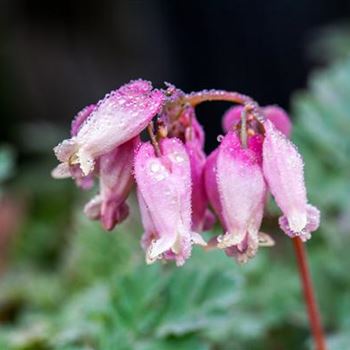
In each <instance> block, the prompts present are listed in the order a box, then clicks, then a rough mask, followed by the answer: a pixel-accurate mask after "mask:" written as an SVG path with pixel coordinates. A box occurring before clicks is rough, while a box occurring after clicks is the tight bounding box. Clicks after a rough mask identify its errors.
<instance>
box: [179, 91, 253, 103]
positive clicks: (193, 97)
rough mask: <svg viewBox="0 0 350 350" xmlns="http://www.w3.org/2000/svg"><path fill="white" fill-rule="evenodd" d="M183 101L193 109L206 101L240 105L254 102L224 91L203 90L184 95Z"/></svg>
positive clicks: (238, 94)
mask: <svg viewBox="0 0 350 350" xmlns="http://www.w3.org/2000/svg"><path fill="white" fill-rule="evenodd" d="M185 100H186V101H187V102H188V103H189V104H191V105H192V106H193V107H195V106H197V105H198V104H200V103H202V102H206V101H228V102H232V103H238V104H241V105H245V104H248V103H252V102H254V100H253V99H252V98H251V97H249V96H247V95H243V94H240V93H238V92H229V91H225V90H203V91H199V92H193V93H191V94H188V95H186V96H185Z"/></svg>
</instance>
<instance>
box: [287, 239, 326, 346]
mask: <svg viewBox="0 0 350 350" xmlns="http://www.w3.org/2000/svg"><path fill="white" fill-rule="evenodd" d="M293 243H294V250H295V255H296V258H297V262H298V268H299V274H300V279H301V282H302V285H303V291H304V298H305V303H306V307H307V312H308V316H309V322H310V327H311V331H312V334H313V338H314V342H315V346H316V347H315V349H316V350H326V348H327V347H326V341H325V336H324V333H323V329H322V324H321V318H320V313H319V310H318V306H317V302H316V297H315V293H314V288H313V285H312V280H311V275H310V271H309V266H308V262H307V254H306V250H305V247H304V243H303V242H302V240H301V239H300V238H299V237H296V238H293Z"/></svg>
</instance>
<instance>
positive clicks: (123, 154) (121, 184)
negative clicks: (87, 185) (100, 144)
mask: <svg viewBox="0 0 350 350" xmlns="http://www.w3.org/2000/svg"><path fill="white" fill-rule="evenodd" d="M139 142H140V139H139V137H138V136H137V137H134V138H133V139H131V140H130V141H127V142H125V143H124V144H122V145H120V146H118V147H117V148H116V149H114V150H113V151H111V152H110V153H107V154H105V155H103V156H101V157H100V159H99V180H100V193H99V194H98V195H96V196H95V197H94V198H92V199H91V200H90V202H88V203H87V204H86V206H85V209H84V212H85V214H86V215H87V216H88V217H89V218H90V219H93V220H96V219H100V220H101V223H102V225H103V227H104V228H105V229H106V230H112V229H113V228H114V226H115V225H116V224H118V223H121V222H122V221H123V220H124V219H125V218H126V217H127V216H128V214H129V208H128V205H127V204H126V203H125V201H126V199H127V197H128V196H129V193H130V191H131V188H132V185H133V183H134V177H133V163H134V156H135V149H136V147H137V145H138V144H139Z"/></svg>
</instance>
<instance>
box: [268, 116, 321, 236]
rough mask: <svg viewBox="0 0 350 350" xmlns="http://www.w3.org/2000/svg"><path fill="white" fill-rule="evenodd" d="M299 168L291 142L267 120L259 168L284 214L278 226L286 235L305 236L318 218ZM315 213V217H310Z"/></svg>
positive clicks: (298, 157)
mask: <svg viewBox="0 0 350 350" xmlns="http://www.w3.org/2000/svg"><path fill="white" fill-rule="evenodd" d="M303 167H304V163H303V160H302V158H301V156H300V154H299V152H298V151H297V149H296V147H295V145H294V144H293V143H292V142H291V141H289V140H288V139H287V138H286V137H285V136H284V135H283V134H282V133H281V132H279V131H278V130H277V129H276V128H275V127H274V125H273V124H272V122H270V121H268V120H267V121H266V122H265V141H264V145H263V170H264V176H265V179H266V181H267V183H268V185H269V189H270V191H271V193H272V195H273V196H274V198H275V200H276V203H277V205H278V206H279V207H280V208H281V210H282V212H283V214H284V218H283V217H282V218H281V220H280V224H281V227H282V229H283V230H284V231H285V232H286V233H287V234H288V235H294V236H296V235H302V236H303V237H309V233H310V232H312V231H314V230H316V229H317V227H318V221H319V220H318V219H317V217H318V215H317V214H315V212H314V211H313V210H311V211H310V206H309V205H308V203H307V197H306V188H305V182H304V170H303ZM312 208H313V207H312ZM315 210H316V209H315ZM315 216H316V219H312V218H311V217H315Z"/></svg>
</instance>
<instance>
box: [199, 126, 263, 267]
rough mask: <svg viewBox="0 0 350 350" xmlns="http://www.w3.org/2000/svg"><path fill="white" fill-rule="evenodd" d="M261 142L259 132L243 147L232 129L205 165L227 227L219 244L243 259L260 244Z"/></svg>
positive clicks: (216, 206) (213, 199) (214, 199)
mask: <svg viewBox="0 0 350 350" xmlns="http://www.w3.org/2000/svg"><path fill="white" fill-rule="evenodd" d="M261 144H262V138H261V136H260V135H256V136H253V137H252V138H250V139H249V140H248V147H247V148H243V147H242V145H241V141H240V139H239V137H238V136H237V134H236V133H235V132H229V133H228V134H227V135H226V136H225V137H224V139H223V140H222V142H221V144H220V146H219V148H218V150H216V151H214V153H212V155H211V156H210V157H209V158H208V163H207V165H206V174H205V175H206V176H205V177H206V185H207V187H206V188H207V191H208V195H209V198H210V200H211V203H212V206H213V207H214V209H215V211H216V212H217V214H218V217H219V218H220V221H221V222H222V225H223V227H224V230H225V234H224V235H222V236H219V237H218V238H217V242H218V243H217V246H218V247H219V248H222V249H225V250H226V253H227V254H228V255H234V256H235V257H236V259H237V260H238V261H240V262H245V261H247V259H248V258H250V257H252V256H254V255H255V253H256V251H257V249H258V246H259V229H260V225H261V221H262V217H263V210H264V202H265V196H266V185H265V181H264V178H263V174H262V169H261V156H260V155H261Z"/></svg>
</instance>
